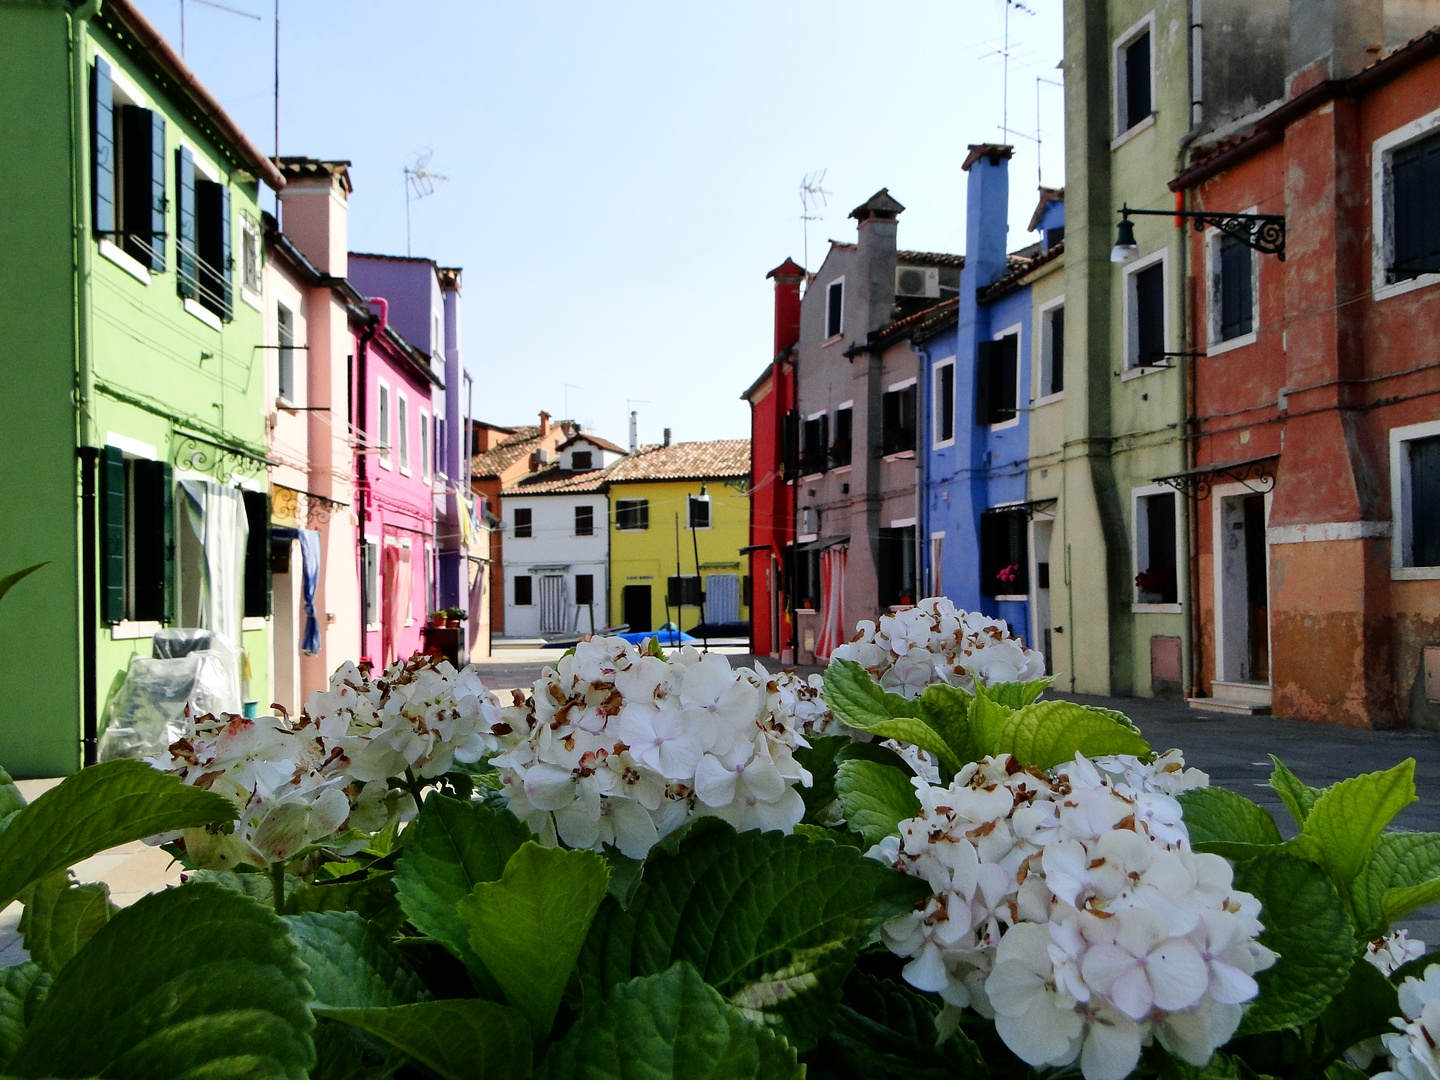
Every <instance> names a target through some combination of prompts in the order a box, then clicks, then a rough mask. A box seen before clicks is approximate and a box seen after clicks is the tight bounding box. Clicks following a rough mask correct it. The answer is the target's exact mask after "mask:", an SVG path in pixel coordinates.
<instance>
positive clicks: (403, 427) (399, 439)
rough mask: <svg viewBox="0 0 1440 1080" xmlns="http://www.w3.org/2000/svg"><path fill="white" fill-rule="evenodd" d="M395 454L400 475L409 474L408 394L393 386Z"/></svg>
mask: <svg viewBox="0 0 1440 1080" xmlns="http://www.w3.org/2000/svg"><path fill="white" fill-rule="evenodd" d="M395 433H396V439H395V456H396V457H397V458H398V459H399V462H400V475H401V476H409V475H410V472H411V470H410V395H409V394H407V393H405V391H404V390H401V389H400V388H399V387H398V386H397V387H396V388H395Z"/></svg>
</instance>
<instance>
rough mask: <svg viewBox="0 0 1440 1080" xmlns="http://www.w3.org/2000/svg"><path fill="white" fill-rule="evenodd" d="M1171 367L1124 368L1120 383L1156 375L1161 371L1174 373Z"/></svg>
mask: <svg viewBox="0 0 1440 1080" xmlns="http://www.w3.org/2000/svg"><path fill="white" fill-rule="evenodd" d="M1174 370H1175V369H1174V368H1172V367H1132V368H1126V369H1125V370H1124V371H1122V372H1121V373H1120V381H1121V382H1129V381H1130V380H1131V379H1140V378H1144V377H1145V376H1146V375H1156V374H1158V373H1159V372H1162V371H1174Z"/></svg>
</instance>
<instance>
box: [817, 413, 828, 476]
mask: <svg viewBox="0 0 1440 1080" xmlns="http://www.w3.org/2000/svg"><path fill="white" fill-rule="evenodd" d="M829 450H830V414H829V413H826V414H825V415H824V416H822V417H820V441H819V442H818V443H816V445H815V456H816V459H817V460H818V461H819V462H820V468H821V469H822V470H823V469H824V468H825V460H826V457H827V456H828V454H829Z"/></svg>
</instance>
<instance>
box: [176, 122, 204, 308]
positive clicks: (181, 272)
mask: <svg viewBox="0 0 1440 1080" xmlns="http://www.w3.org/2000/svg"><path fill="white" fill-rule="evenodd" d="M195 239H196V237H195V159H194V158H193V157H191V156H190V151H189V150H188V149H186V148H185V147H183V146H182V147H180V149H179V150H176V151H175V281H176V286H177V288H179V290H180V295H181V296H184V297H187V298H189V299H192V300H193V299H194V298H195V296H196V295H197V294H198V293H199V288H198V286H199V272H198V271H199V268H198V267H197V266H196V252H195Z"/></svg>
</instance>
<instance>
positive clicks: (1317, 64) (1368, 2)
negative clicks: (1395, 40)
mask: <svg viewBox="0 0 1440 1080" xmlns="http://www.w3.org/2000/svg"><path fill="white" fill-rule="evenodd" d="M1387 6H1388V5H1385V4H1381V3H1380V2H1379V0H1290V71H1291V72H1292V73H1293V74H1292V75H1291V76H1290V79H1289V80H1288V83H1289V85H1288V87H1287V89H1288V92H1289V96H1291V97H1294V96H1295V95H1296V94H1300V93H1303V92H1304V91H1305V90H1308V89H1309V88H1310V87H1311V86H1313V85H1315V84H1317V83H1321V82H1324V81H1325V80H1326V79H1344V78H1348V77H1349V76H1351V75H1354V74H1355V73H1356V72H1358V71H1359V70H1360V69H1361V68H1363V67H1365V66H1366V65H1367V64H1369V63H1370V62H1371V61H1372V60H1374V59H1375V58H1376V57H1377V56H1378V55H1379V53H1378V52H1370V51H1368V50H1370V49H1371V48H1372V47H1379V48H1383V47H1384V45H1385V8H1386V7H1387ZM1321 61H1324V62H1323V63H1321Z"/></svg>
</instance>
